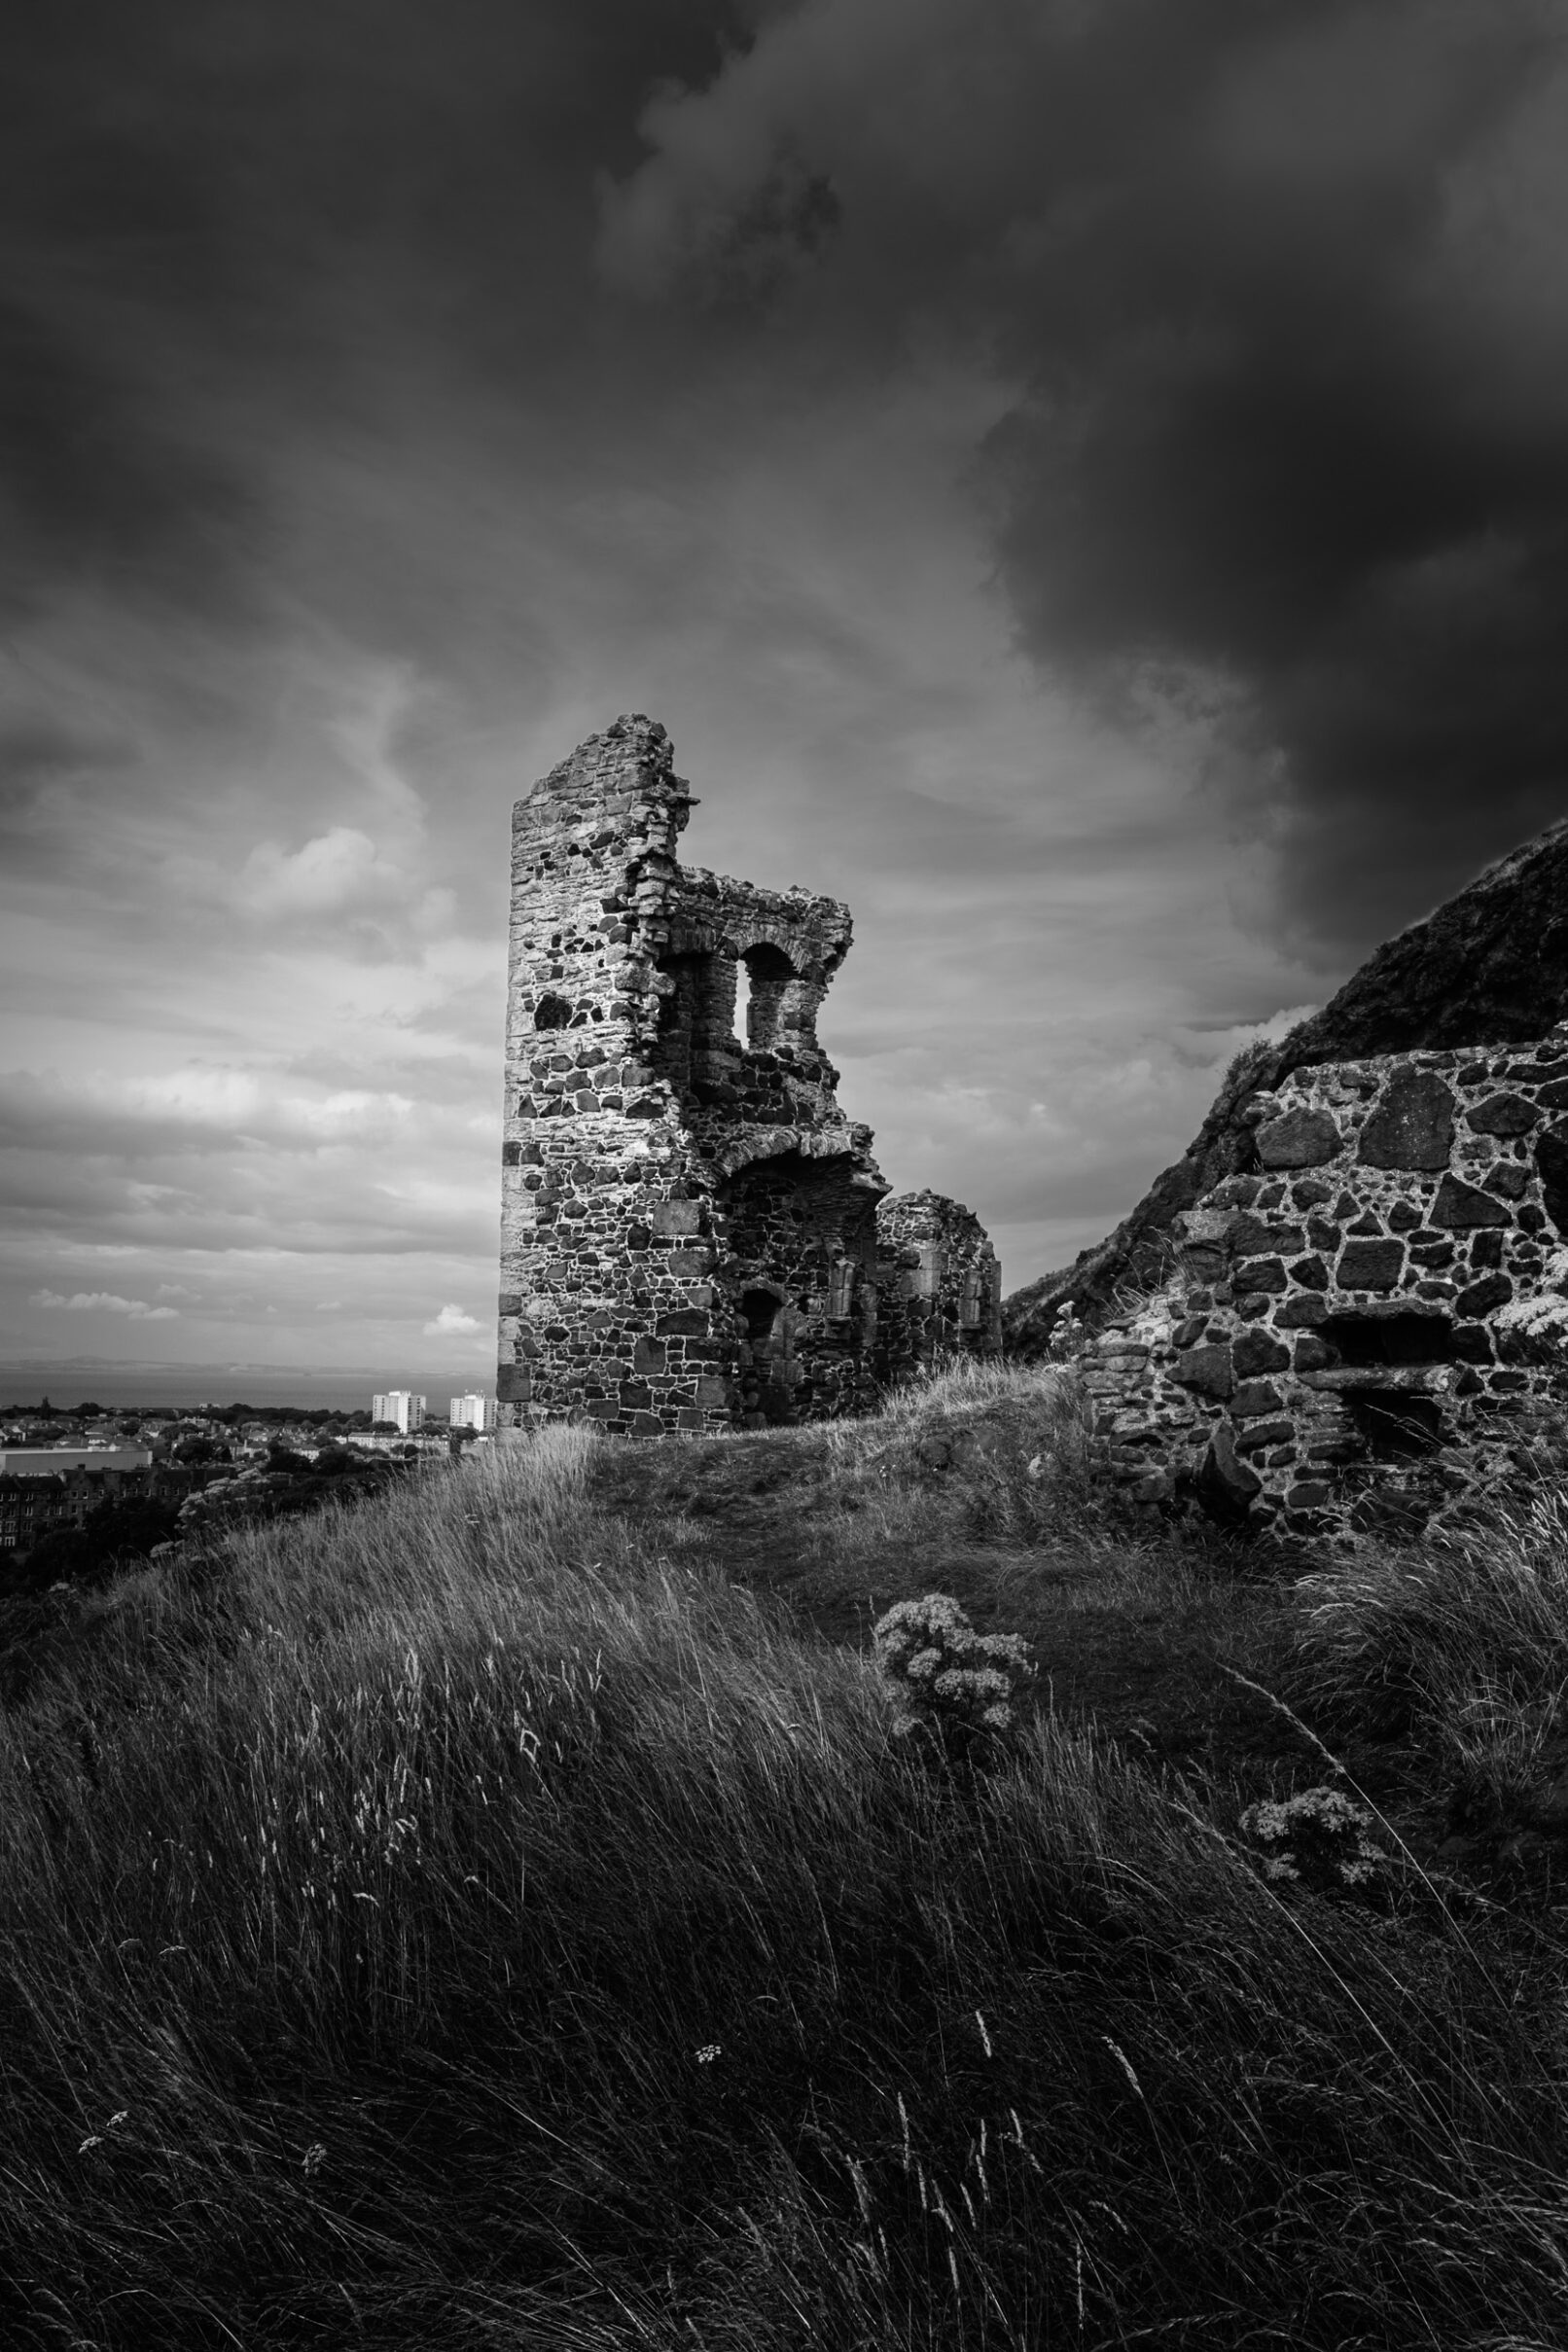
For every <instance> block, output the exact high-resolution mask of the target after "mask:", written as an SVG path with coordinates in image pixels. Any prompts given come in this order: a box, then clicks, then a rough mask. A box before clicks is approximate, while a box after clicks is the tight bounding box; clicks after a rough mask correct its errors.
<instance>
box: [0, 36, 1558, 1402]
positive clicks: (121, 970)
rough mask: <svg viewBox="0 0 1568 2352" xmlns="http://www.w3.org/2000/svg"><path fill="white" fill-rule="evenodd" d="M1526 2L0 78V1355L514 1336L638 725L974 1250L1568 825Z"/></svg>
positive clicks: (258, 60) (495, 40)
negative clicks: (525, 941) (799, 957)
mask: <svg viewBox="0 0 1568 2352" xmlns="http://www.w3.org/2000/svg"><path fill="white" fill-rule="evenodd" d="M1565 32H1568V16H1565V10H1564V6H1563V5H1561V0H1377V4H1376V5H1370V4H1364V5H1350V4H1349V0H1266V4H1265V5H1263V6H1259V5H1258V4H1257V0H1193V5H1191V6H1189V7H1184V8H1182V9H1171V8H1170V7H1169V6H1168V0H1099V4H1098V5H1096V6H1092V7H1085V6H1084V5H1083V4H1082V0H980V4H979V5H977V4H976V0H601V5H598V6H596V7H594V8H592V9H585V8H583V7H582V6H581V5H580V4H579V0H531V4H530V5H529V6H527V7H523V8H518V7H516V6H514V5H503V0H453V5H451V6H449V7H448V8H446V9H444V10H443V11H442V13H441V17H440V20H439V23H438V22H437V21H436V20H435V19H433V18H430V17H429V15H428V12H426V11H424V10H423V9H421V8H419V7H416V6H415V5H414V4H413V0H387V5H386V6H385V7H383V8H382V9H380V10H378V11H377V12H376V19H375V23H374V27H371V26H368V24H367V20H366V18H364V16H363V14H362V12H360V11H358V10H357V9H352V8H350V7H348V6H347V5H345V4H344V0H312V5H309V6H307V5H306V4H305V0H271V4H269V5H267V6H266V7H264V6H262V5H261V4H260V0H232V5H227V6H224V7H222V8H211V7H207V6H200V5H197V0H169V4H168V5H167V6H165V7H162V8H160V9H159V10H158V11H156V12H154V13H153V14H152V15H150V16H149V15H148V14H147V13H146V12H138V11H132V12H126V11H125V10H124V9H115V8H111V7H109V6H108V5H107V0H87V6H86V9H85V12H84V11H83V10H77V11H74V12H71V13H70V15H69V17H68V18H66V17H61V18H53V17H51V16H50V15H49V14H48V13H47V12H46V13H45V14H44V15H43V16H40V17H38V18H35V20H34V22H33V23H32V24H31V25H30V26H29V27H28V29H27V30H26V32H25V33H21V34H18V37H17V40H16V41H15V43H14V44H13V51H14V53H13V54H11V55H10V57H9V58H8V64H9V67H10V71H9V73H8V86H7V89H6V91H5V92H4V93H3V95H0V117H3V119H4V125H5V137H4V138H3V139H0V183H3V185H4V188H5V196H6V218H7V221H8V232H7V237H6V240H5V242H4V246H3V249H0V271H3V284H0V353H3V359H4V366H3V369H0V499H3V502H4V505H3V511H0V522H3V526H4V527H3V529H0V601H3V603H4V606H5V611H6V620H7V628H6V632H5V637H4V640H3V646H0V909H3V915H4V920H3V924H0V959H3V961H0V969H3V971H4V975H5V980H6V1002H7V1006H8V1011H9V1018H8V1020H7V1022H6V1026H5V1033H4V1040H3V1049H0V1179H3V1183H4V1189H5V1207H6V1215H5V1220H4V1239H3V1243H0V1361H8V1362H12V1363H17V1362H21V1361H43V1362H46V1363H47V1362H49V1361H53V1360H55V1359H59V1360H67V1359H69V1358H72V1357H76V1356H93V1355H97V1356H101V1357H104V1358H106V1359H111V1360H112V1359H116V1358H120V1359H127V1360H128V1359H130V1358H131V1357H133V1356H134V1357H135V1358H137V1359H139V1360H141V1361H151V1360H154V1359H156V1360H159V1361H163V1362H168V1363H179V1362H191V1363H196V1362H211V1361H214V1360H219V1359H222V1360H233V1359H240V1360H244V1361H246V1362H250V1363H255V1364H265V1363H276V1364H279V1365H290V1366H296V1365H298V1366H309V1365H320V1366H323V1367H328V1366H331V1367H342V1368H345V1369H355V1370H364V1371H366V1372H374V1373H376V1374H377V1375H380V1376H383V1377H385V1378H387V1379H395V1378H396V1377H397V1376H399V1375H400V1374H401V1373H407V1372H415V1371H418V1372H431V1373H435V1372H438V1371H443V1370H448V1369H449V1370H450V1371H451V1372H453V1374H454V1375H456V1374H458V1373H461V1374H463V1375H464V1376H469V1377H475V1378H478V1377H480V1376H481V1374H482V1372H483V1369H484V1367H485V1365H486V1364H487V1362H488V1361H489V1360H490V1352H491V1342H492V1334H493V1318H494V1305H495V1290H496V1282H495V1260H496V1250H497V1220H498V1202H499V1167H498V1162H499V1147H500V1132H501V1127H500V1112H501V1102H500V1092H501V1045H502V1020H503V1009H504V1008H503V989H504V975H505V920H506V889H507V861H508V833H509V821H510V809H511V804H512V802H513V801H514V800H515V799H517V797H518V796H519V795H520V794H522V793H523V792H524V791H526V790H527V788H528V786H529V784H530V783H531V782H532V781H533V779H534V778H535V777H536V776H538V775H539V774H541V773H542V772H543V771H544V770H545V769H546V768H548V767H549V766H552V765H553V764H554V763H555V762H556V761H557V760H558V759H560V758H562V757H563V756H564V755H565V754H566V753H567V752H568V751H569V750H570V749H571V748H572V746H573V745H574V744H575V743H576V742H577V741H579V740H580V739H581V738H582V737H583V736H584V735H586V734H588V733H589V732H591V731H594V730H596V729H598V728H600V727H603V726H604V725H606V724H607V723H608V722H609V721H610V720H611V719H613V718H614V717H616V716H617V715H618V714H619V713H621V712H624V711H639V710H640V711H645V712H647V713H648V714H649V715H650V716H652V717H654V718H656V719H658V720H659V721H661V722H662V724H663V725H664V726H666V727H667V728H668V729H669V731H670V732H671V734H672V736H673V738H674V742H675V750H676V759H677V765H678V766H679V768H680V770H681V772H682V773H683V774H685V775H687V776H688V777H690V779H691V781H692V783H693V786H694V789H695V792H696V794H697V796H698V799H699V802H700V806H699V807H698V809H697V810H696V812H695V816H694V818H693V821H692V824H691V826H690V828H689V830H688V833H687V835H686V837H685V843H684V851H685V854H686V856H687V857H688V858H689V859H690V861H691V862H692V863H694V864H697V865H705V866H711V867H715V868H717V869H718V870H719V871H721V872H727V873H738V874H743V875H747V876H750V877H751V878H753V879H755V880H757V881H759V882H763V883H766V884H768V885H772V886H780V885H786V884H789V883H791V882H799V883H802V884H803V885H804V886H806V887H807V888H810V889H813V890H820V891H830V892H832V893H833V894H834V895H836V896H838V897H842V898H844V899H846V900H847V901H848V902H849V904H850V906H851V908H852V909H853V910H854V915H855V922H856V940H855V945H854V947H853V948H852V950H851V953H850V955H849V958H848V960H847V962H846V964H845V966H844V968H843V970H842V972H841V974H840V976H839V978H838V980H837V981H836V983H835V986H834V989H833V991H832V993H831V995H830V997H829V999H828V1002H827V1005H826V1007H825V1010H824V1016H823V1022H822V1030H823V1036H824V1040H825V1043H826V1044H827V1045H828V1048H829V1050H830V1051H831V1052H832V1053H833V1056H834V1058H835V1060H836V1061H837V1064H838V1066H839V1068H840V1071H841V1085H840V1089H839V1092H840V1099H841V1100H842V1102H843V1103H844V1105H845V1106H846V1108H848V1109H849V1110H850V1111H851V1113H852V1114H853V1115H854V1116H856V1117H858V1118H862V1119H865V1120H867V1121H869V1122H870V1123H872V1125H873V1127H874V1128H875V1130H876V1150H877V1157H878V1158H879V1161H880V1163H881V1166H882V1168H883V1171H884V1173H885V1175H886V1176H887V1177H888V1179H889V1181H890V1182H891V1183H892V1184H893V1185H894V1186H895V1187H896V1188H897V1189H900V1190H904V1189H908V1188H912V1187H916V1186H922V1185H930V1186H933V1187H935V1188H937V1189H938V1190H940V1191H943V1192H945V1193H950V1194H955V1195H956V1196H957V1197H958V1198H960V1199H961V1200H963V1201H965V1202H966V1203H967V1204H968V1205H969V1206H970V1207H972V1208H973V1209H975V1210H976V1211H977V1212H978V1213H979V1214H980V1217H981V1218H982V1219H983V1220H984V1222H985V1224H986V1225H987V1227H988V1228H989V1229H990V1230H991V1233H992V1235H993V1238H994V1239H995V1240H996V1242H997V1246H998V1248H999V1250H1000V1253H1001V1256H1002V1260H1003V1267H1004V1275H1005V1279H1006V1281H1007V1283H1008V1285H1009V1287H1013V1286H1016V1285H1017V1284H1020V1283H1022V1282H1024V1281H1027V1280H1029V1279H1030V1278H1032V1277H1033V1276H1034V1275H1036V1274H1038V1273H1040V1272H1042V1271H1044V1270H1046V1269H1047V1268H1049V1267H1051V1266H1054V1265H1060V1264H1062V1263H1064V1262H1065V1261H1066V1260H1068V1259H1070V1258H1071V1257H1072V1256H1073V1254H1074V1253H1075V1252H1076V1251H1077V1250H1079V1249H1081V1248H1083V1247H1085V1246H1086V1245H1087V1244H1088V1243H1091V1242H1093V1241H1095V1240H1097V1239H1099V1238H1100V1237H1101V1236H1102V1235H1103V1234H1104V1233H1105V1232H1106V1231H1107V1230H1108V1229H1109V1228H1110V1227H1111V1225H1112V1224H1114V1223H1115V1222H1116V1220H1117V1219H1118V1218H1119V1217H1121V1216H1123V1214H1125V1212H1126V1211H1127V1209H1128V1208H1130V1207H1131V1205H1132V1204H1133V1202H1134V1201H1135V1200H1136V1199H1137V1197H1138V1196H1139V1194H1141V1193H1142V1192H1143V1191H1144V1189H1145V1188H1146V1186H1147V1184H1148V1183H1149V1181H1150V1180H1151V1178H1152V1177H1153V1176H1154V1175H1155V1174H1156V1173H1157V1172H1158V1170H1159V1169H1160V1168H1161V1167H1162V1166H1164V1165H1165V1164H1166V1163H1167V1162H1168V1161H1169V1160H1170V1159H1172V1158H1174V1157H1175V1156H1176V1155H1177V1154H1178V1153H1179V1152H1180V1151H1181V1150H1182V1149H1183V1147H1184V1146H1185V1144H1186V1143H1187V1142H1188V1141H1189V1139H1190V1138H1191V1136H1192V1135H1193V1133H1194V1131H1195V1129H1196V1126H1197V1124H1198V1123H1199V1121H1200V1119H1201V1117H1202V1114H1203V1111H1204V1110H1205V1108H1206V1106H1207V1104H1208V1101H1209V1099H1210V1098H1211V1096H1212V1094H1213V1092H1214V1089H1215V1086H1216V1084H1217V1081H1218V1078H1219V1075H1220V1073H1221V1071H1222V1070H1223V1068H1224V1066H1225V1064H1226V1062H1227V1061H1228V1060H1229V1057H1230V1056H1231V1054H1232V1053H1233V1052H1234V1051H1236V1049H1237V1047H1238V1046H1239V1045H1241V1044H1242V1043H1244V1042H1245V1041H1246V1040H1247V1039H1248V1038H1249V1037H1251V1036H1254V1035H1256V1034H1258V1033H1259V1031H1260V1030H1261V1029H1267V1030H1269V1031H1270V1032H1272V1033H1276V1034H1277V1033H1278V1032H1279V1031H1280V1030H1281V1029H1282V1028H1283V1027H1285V1026H1286V1025H1288V1023H1289V1021H1290V1020H1291V1019H1292V1018H1293V1017H1297V1016H1300V1015H1301V1012H1303V1011H1304V1010H1306V1009H1308V1008H1309V1007H1311V1006H1313V1005H1315V1004H1318V1003H1320V1002H1322V1001H1323V1000H1324V999H1325V998H1326V997H1327V996H1328V995H1329V994H1330V993H1332V991H1333V989H1334V988H1335V987H1336V986H1337V985H1338V984H1339V982H1340V981H1341V980H1343V979H1344V978H1345V977H1346V976H1347V975H1348V973H1349V972H1350V971H1351V970H1352V969H1353V968H1354V966H1355V965H1356V964H1357V963H1358V962H1359V961H1360V960H1362V958H1363V957H1364V956H1365V955H1366V954H1367V953H1368V952H1369V951H1370V949H1371V948H1372V946H1373V945H1374V944H1376V943H1377V941H1378V940H1380V939H1382V938H1384V937H1386V936H1387V935H1388V934H1389V933H1390V932H1391V931H1393V930H1395V929H1397V928H1398V927H1399V926H1400V925H1402V924H1404V923H1407V922H1408V921H1410V920H1412V919H1414V918H1416V917H1418V916H1419V915H1421V914H1422V913H1424V912H1426V911H1427V910H1428V909H1430V908H1431V907H1432V906H1433V905H1435V904H1436V903H1437V902H1438V901H1439V900H1440V899H1441V898H1443V896H1445V895H1447V893H1448V892H1450V891H1451V890H1453V889H1455V888H1457V887H1458V886H1459V885H1461V884H1462V883H1463V882H1464V881H1466V880H1467V879H1468V878H1470V876H1471V875H1472V874H1474V873H1476V872H1477V871H1478V870H1479V867H1480V866H1482V865H1483V864H1484V863H1485V862H1486V861H1487V860H1489V859H1490V858H1492V857H1495V856H1497V855H1499V854H1501V853H1502V852H1504V851H1506V850H1507V849H1509V848H1510V847H1512V846H1513V845H1514V844H1515V842H1516V841H1518V840H1520V839H1523V838H1525V837H1528V836H1529V835H1531V834H1533V833H1534V832H1536V831H1538V830H1539V829H1540V828H1541V827H1542V826H1543V825H1544V824H1546V823H1548V822H1550V820H1551V819H1553V818H1555V817H1557V816H1559V815H1561V814H1563V813H1564V812H1565V798H1568V796H1565V791H1564V777H1565V770H1568V668H1565V665H1564V664H1563V661H1562V659H1561V646H1562V641H1563V624H1564V621H1565V618H1568V424H1565V422H1564V417H1563V412H1562V408H1561V402H1560V398H1559V397H1558V391H1557V387H1558V385H1559V384H1560V381H1561V375H1562V367H1563V361H1564V359H1565V357H1568V279H1565V277H1564V273H1563V272H1562V269H1561V265H1560V256H1561V252H1562V249H1563V244H1564V241H1565V238H1568V52H1565V41H1564V35H1565Z"/></svg>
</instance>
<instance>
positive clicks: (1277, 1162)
mask: <svg viewBox="0 0 1568 2352" xmlns="http://www.w3.org/2000/svg"><path fill="white" fill-rule="evenodd" d="M1257 1144H1258V1157H1259V1158H1260V1159H1261V1160H1262V1161H1263V1163H1264V1166H1265V1168H1316V1167H1321V1166H1322V1165H1323V1162H1324V1161H1325V1160H1326V1159H1335V1158H1337V1157H1338V1155H1339V1153H1340V1152H1341V1151H1342V1150H1343V1148H1344V1139H1343V1137H1342V1136H1341V1135H1340V1133H1339V1129H1338V1125H1337V1123H1336V1120H1335V1118H1334V1115H1333V1113H1332V1112H1329V1111H1320V1110H1309V1109H1306V1108H1301V1109H1297V1110H1291V1111H1285V1112H1283V1113H1281V1115H1280V1117H1279V1118H1278V1119H1265V1121H1264V1123H1263V1124H1262V1126H1260V1127H1259V1128H1258V1129H1257Z"/></svg>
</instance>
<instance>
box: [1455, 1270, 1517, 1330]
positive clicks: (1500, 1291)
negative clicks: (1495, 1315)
mask: <svg viewBox="0 0 1568 2352" xmlns="http://www.w3.org/2000/svg"><path fill="white" fill-rule="evenodd" d="M1513 1296H1514V1285H1513V1283H1512V1282H1511V1281H1510V1280H1509V1278H1508V1276H1507V1275H1506V1274H1483V1275H1482V1276H1481V1278H1480V1280H1479V1282H1473V1283H1472V1284H1471V1285H1470V1287H1469V1289H1468V1290H1463V1291H1461V1292H1460V1293H1459V1297H1458V1300H1457V1301H1456V1302H1455V1306H1456V1312H1458V1313H1459V1314H1461V1315H1463V1316H1465V1317H1466V1318H1467V1319H1468V1320H1469V1321H1472V1322H1478V1321H1479V1319H1480V1317H1481V1316H1482V1315H1489V1314H1491V1313H1492V1311H1493V1310H1494V1308H1496V1307H1499V1306H1505V1305H1507V1303H1508V1301H1509V1300H1510V1299H1512V1298H1513Z"/></svg>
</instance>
